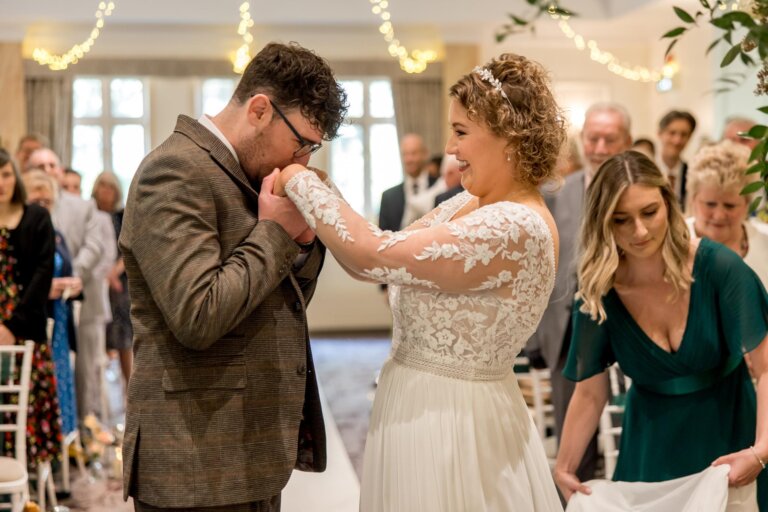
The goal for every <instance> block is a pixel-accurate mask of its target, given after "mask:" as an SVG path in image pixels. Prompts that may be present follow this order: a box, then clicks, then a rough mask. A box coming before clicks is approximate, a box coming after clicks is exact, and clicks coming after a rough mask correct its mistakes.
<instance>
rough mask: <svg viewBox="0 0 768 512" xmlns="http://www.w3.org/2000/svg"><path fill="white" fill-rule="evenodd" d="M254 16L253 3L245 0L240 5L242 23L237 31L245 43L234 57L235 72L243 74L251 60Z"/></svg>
mask: <svg viewBox="0 0 768 512" xmlns="http://www.w3.org/2000/svg"><path fill="white" fill-rule="evenodd" d="M252 27H253V18H252V17H251V4H249V3H248V2H243V3H242V4H241V5H240V23H239V24H238V26H237V33H238V34H239V35H240V37H242V39H243V44H241V45H240V47H239V48H238V49H237V51H236V52H235V55H234V57H233V59H232V69H233V71H234V72H235V73H237V74H239V75H241V74H243V71H245V68H246V66H248V63H249V62H251V43H253V34H251V28H252Z"/></svg>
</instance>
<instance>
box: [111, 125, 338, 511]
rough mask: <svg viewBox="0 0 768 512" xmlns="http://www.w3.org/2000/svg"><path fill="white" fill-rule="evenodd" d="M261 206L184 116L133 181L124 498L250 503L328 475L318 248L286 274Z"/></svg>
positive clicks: (125, 246)
mask: <svg viewBox="0 0 768 512" xmlns="http://www.w3.org/2000/svg"><path fill="white" fill-rule="evenodd" d="M257 199H258V195H257V193H256V192H255V191H254V190H253V188H251V185H250V184H249V182H248V180H247V179H246V176H245V174H244V173H243V171H242V169H241V168H240V166H239V165H238V163H237V162H236V160H235V159H234V157H233V156H232V154H231V153H230V152H229V150H228V149H227V148H226V146H225V145H224V144H223V143H222V142H221V141H220V140H219V139H217V138H216V137H215V136H214V135H213V134H212V133H210V132H209V131H208V130H207V129H205V128H204V127H203V126H202V125H200V124H199V123H198V122H197V121H195V120H193V119H190V118H188V117H186V116H179V119H178V121H177V124H176V129H175V131H174V133H173V134H172V135H171V136H170V137H169V138H168V139H167V140H166V141H165V142H163V143H162V144H161V145H160V146H159V147H158V148H157V149H155V150H153V151H152V152H151V153H150V154H149V155H147V157H146V158H145V159H144V161H143V162H142V163H141V165H140V166H139V169H138V171H137V172H136V176H135V177H134V179H133V182H132V184H131V188H130V192H129V195H128V204H127V205H126V208H125V216H124V220H123V229H122V233H121V236H120V248H121V250H122V253H123V256H124V258H125V267H126V272H127V274H128V289H129V291H130V297H131V320H132V322H133V331H134V354H135V363H134V373H133V375H132V376H131V379H130V384H129V386H128V388H129V389H128V412H127V421H126V423H127V424H126V431H125V440H124V446H123V460H124V470H123V489H124V497H125V498H126V499H127V496H128V495H129V494H130V495H132V496H134V497H135V498H138V499H139V500H141V501H142V502H144V503H147V504H150V505H154V506H158V507H211V506H226V505H228V504H235V503H243V502H254V501H260V500H264V499H269V498H271V497H272V496H274V495H276V494H278V493H280V491H281V489H282V488H283V487H284V486H285V484H286V482H287V481H288V478H289V477H290V475H291V471H292V470H293V468H294V467H295V466H296V467H299V468H300V469H305V470H309V471H323V470H324V469H325V431H324V428H323V418H322V411H321V408H320V401H319V398H318V391H317V382H316V380H315V374H314V368H313V364H312V355H311V352H310V348H309V338H308V335H307V325H306V316H305V307H306V302H307V301H308V300H309V298H310V297H311V295H312V293H313V291H314V287H315V284H316V279H317V275H318V273H319V271H320V267H321V266H322V262H323V257H324V254H325V252H324V248H323V247H322V246H320V245H319V243H318V244H316V246H315V248H314V249H313V250H312V252H311V253H310V254H309V255H308V258H307V260H306V263H305V264H304V266H303V267H302V268H301V269H300V270H298V271H296V272H295V273H294V271H293V269H292V266H293V262H294V259H295V258H296V256H297V254H298V253H299V247H298V246H297V245H296V244H295V243H294V242H293V240H291V239H290V237H289V236H288V234H287V233H286V232H285V231H284V230H283V228H282V227H280V226H279V225H278V224H277V223H274V222H271V221H262V222H259V221H258V218H257V207H258V203H257ZM300 424H301V425H300ZM300 427H301V428H300ZM300 430H301V432H300Z"/></svg>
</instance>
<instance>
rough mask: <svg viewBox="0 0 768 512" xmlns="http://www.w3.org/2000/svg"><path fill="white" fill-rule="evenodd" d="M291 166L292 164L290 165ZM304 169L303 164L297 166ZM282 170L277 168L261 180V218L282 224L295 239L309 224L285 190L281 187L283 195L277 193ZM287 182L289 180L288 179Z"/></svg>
mask: <svg viewBox="0 0 768 512" xmlns="http://www.w3.org/2000/svg"><path fill="white" fill-rule="evenodd" d="M289 167H290V166H289ZM297 167H300V168H301V169H303V167H301V166H297ZM280 177H281V174H280V171H279V170H278V169H275V170H274V171H272V174H270V175H269V176H267V177H266V178H264V180H263V181H262V182H261V192H259V220H271V221H274V222H277V223H278V224H280V226H282V227H283V229H284V230H285V231H286V232H287V233H288V236H290V237H291V238H292V239H293V240H296V239H298V238H299V237H300V236H302V235H303V234H304V233H305V232H306V231H307V229H309V226H308V225H307V223H306V221H305V220H304V217H302V216H301V213H299V210H298V209H297V208H296V205H294V204H293V201H291V200H290V199H288V198H287V197H285V191H284V190H283V189H281V190H280V191H281V192H282V194H283V195H282V197H281V196H279V195H277V194H276V193H275V191H277V190H278V187H280V185H278V183H279V182H280ZM286 182H287V180H286Z"/></svg>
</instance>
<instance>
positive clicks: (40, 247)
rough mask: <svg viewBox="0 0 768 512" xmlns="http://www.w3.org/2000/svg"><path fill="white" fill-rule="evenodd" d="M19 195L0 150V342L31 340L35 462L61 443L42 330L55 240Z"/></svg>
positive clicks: (43, 214) (9, 442)
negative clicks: (32, 349) (33, 346)
mask: <svg viewBox="0 0 768 512" xmlns="http://www.w3.org/2000/svg"><path fill="white" fill-rule="evenodd" d="M25 199H26V194H25V192H24V187H23V185H22V183H21V177H20V176H19V173H18V171H17V170H16V168H15V166H14V164H13V162H12V161H11V159H10V156H9V155H8V153H7V152H6V151H5V150H2V149H0V320H1V321H2V324H0V344H3V345H11V344H22V343H24V341H25V340H33V341H34V342H35V349H34V353H33V355H32V374H31V379H30V390H29V392H30V394H29V410H28V415H27V436H28V441H27V452H28V458H29V461H30V463H32V464H33V465H35V464H37V463H40V462H43V461H49V460H51V459H52V458H53V457H56V456H58V453H59V451H60V446H61V420H60V412H59V404H58V400H57V398H56V379H55V377H54V367H53V361H52V359H51V353H50V348H49V346H48V337H47V334H46V325H47V314H46V307H47V302H48V292H49V290H50V288H51V280H52V278H53V262H54V251H55V239H54V232H53V224H52V223H51V217H50V214H49V213H48V211H47V210H45V209H44V208H42V207H40V206H38V205H25V204H24V203H25ZM13 444H14V440H13V435H12V434H11V433H6V434H5V443H4V449H5V453H6V454H13Z"/></svg>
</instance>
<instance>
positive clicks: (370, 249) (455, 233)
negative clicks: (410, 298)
mask: <svg viewBox="0 0 768 512" xmlns="http://www.w3.org/2000/svg"><path fill="white" fill-rule="evenodd" d="M286 192H287V194H288V196H289V197H290V198H291V200H293V202H294V203H296V206H297V207H298V209H299V211H300V212H301V213H302V215H303V216H304V218H305V219H306V221H307V223H308V224H309V226H310V227H311V228H312V229H314V230H315V232H316V233H317V235H318V236H319V237H320V239H321V240H322V241H323V243H324V244H325V245H326V247H328V249H329V250H330V251H331V252H332V253H333V255H334V256H335V257H336V259H337V260H339V262H340V263H341V264H342V265H344V266H345V267H346V268H347V269H349V270H350V271H352V272H353V273H355V274H356V275H358V276H360V277H362V278H365V279H367V280H375V281H377V282H380V283H387V284H398V285H407V286H412V287H418V288H424V289H430V290H441V291H446V292H467V291H483V290H494V291H497V292H498V293H499V294H501V295H508V294H519V293H524V292H526V291H527V290H525V289H523V288H525V287H530V286H535V285H536V284H535V283H536V282H537V281H539V280H540V281H541V282H545V283H546V282H551V279H550V278H551V277H552V275H554V269H555V262H554V251H553V245H552V238H551V236H550V233H549V229H548V227H547V226H546V223H545V222H544V220H543V219H542V218H541V217H540V216H538V215H537V214H536V213H534V212H533V211H532V210H530V209H529V208H526V207H524V206H521V205H515V204H514V203H497V204H494V205H489V206H486V207H484V208H479V209H477V210H475V211H474V212H472V213H471V214H468V215H466V216H464V217H461V218H460V219H458V220H454V221H450V222H445V223H439V224H434V225H431V226H429V227H423V228H422V229H414V230H410V231H398V232H390V231H381V230H380V229H379V228H378V227H376V226H374V225H372V224H370V223H369V222H367V221H366V220H365V219H364V218H362V217H361V216H360V215H358V214H357V213H355V212H354V210H352V209H351V208H350V207H349V205H347V204H346V203H344V202H343V201H342V200H340V199H339V198H338V197H337V196H336V195H335V194H334V193H332V192H331V190H330V189H329V188H328V187H327V186H326V185H325V184H324V183H323V182H322V181H320V179H319V178H318V177H317V176H316V175H315V174H314V173H313V172H311V171H306V172H304V171H303V172H299V173H297V174H296V175H295V176H293V177H292V178H291V179H290V180H289V181H288V183H287V184H286Z"/></svg>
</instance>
